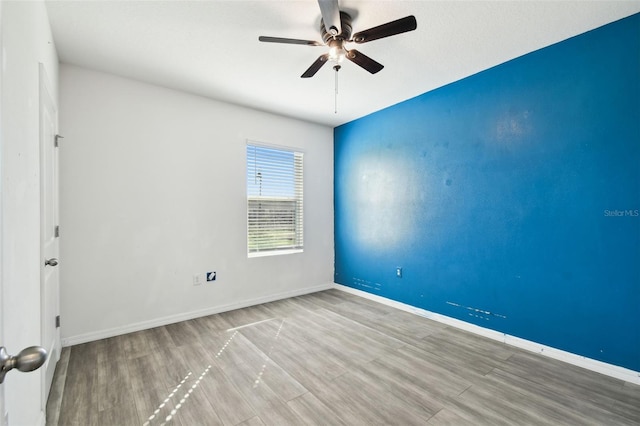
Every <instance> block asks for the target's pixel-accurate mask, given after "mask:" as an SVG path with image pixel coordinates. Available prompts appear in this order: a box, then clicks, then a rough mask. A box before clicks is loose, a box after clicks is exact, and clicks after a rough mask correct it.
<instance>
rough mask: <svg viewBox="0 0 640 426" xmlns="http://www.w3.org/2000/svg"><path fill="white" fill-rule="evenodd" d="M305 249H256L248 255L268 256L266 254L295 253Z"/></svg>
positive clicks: (250, 256) (249, 256)
mask: <svg viewBox="0 0 640 426" xmlns="http://www.w3.org/2000/svg"><path fill="white" fill-rule="evenodd" d="M302 252H304V250H303V249H291V250H267V251H256V252H253V253H248V254H247V257H248V258H252V257H266V256H280V255H284V254H294V253H302Z"/></svg>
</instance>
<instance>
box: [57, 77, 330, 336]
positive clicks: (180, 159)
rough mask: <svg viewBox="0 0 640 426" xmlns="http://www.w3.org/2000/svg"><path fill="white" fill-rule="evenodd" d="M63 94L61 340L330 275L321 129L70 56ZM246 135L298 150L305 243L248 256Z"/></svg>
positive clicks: (287, 291)
mask: <svg viewBox="0 0 640 426" xmlns="http://www.w3.org/2000/svg"><path fill="white" fill-rule="evenodd" d="M60 93H61V94H60V103H61V106H60V133H61V134H62V135H64V137H65V139H64V141H63V142H62V147H61V150H60V168H61V173H60V186H61V212H60V215H61V253H60V257H61V270H60V273H61V311H62V312H61V314H62V338H63V343H64V344H66V345H69V344H75V343H79V342H83V341H89V340H94V339H97V338H101V337H105V336H110V335H115V334H119V333H122V332H125V331H131V330H136V329H141V328H145V327H150V326H153V325H157V324H163V323H167V322H170V321H177V320H180V319H184V318H189V317H193V316H198V315H203V314H205V313H209V312H218V311H222V310H228V309H231V308H233V307H238V306H245V305H248V304H254V303H259V302H261V301H265V300H272V299H277V298H281V297H286V296H289V295H294V294H302V293H305V292H309V291H314V290H317V289H320V288H325V287H328V286H330V285H331V283H332V282H333V130H332V129H331V128H330V127H326V126H321V125H317V124H311V123H307V122H302V121H299V120H293V119H289V118H284V117H280V116H276V115H273V114H268V113H264V112H259V111H255V110H251V109H246V108H242V107H238V106H234V105H230V104H225V103H220V102H216V101H213V100H210V99H206V98H201V97H197V96H193V95H190V94H186V93H182V92H178V91H173V90H169V89H165V88H161V87H157V86H152V85H148V84H144V83H140V82H136V81H132V80H127V79H124V78H120V77H116V76H113V75H109V74H103V73H98V72H94V71H90V70H87V69H83V68H78V67H75V66H71V65H61V70H60ZM247 139H251V140H258V141H262V142H266V143H271V144H281V145H286V146H292V147H297V148H300V149H302V150H304V152H305V160H304V161H305V170H304V173H305V176H304V177H305V188H304V189H305V249H304V253H301V254H293V255H285V256H271V257H262V258H251V259H248V258H247V254H246V198H245V197H246V195H245V194H246V178H245V173H246V166H245V147H246V140H247ZM211 270H215V271H217V273H218V280H217V281H216V283H215V284H213V285H207V284H205V285H202V286H197V287H196V286H193V274H194V273H198V272H205V271H211Z"/></svg>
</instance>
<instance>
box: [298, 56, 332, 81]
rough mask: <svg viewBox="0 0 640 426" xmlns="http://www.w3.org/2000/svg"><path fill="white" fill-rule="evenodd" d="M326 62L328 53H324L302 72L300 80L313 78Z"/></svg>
mask: <svg viewBox="0 0 640 426" xmlns="http://www.w3.org/2000/svg"><path fill="white" fill-rule="evenodd" d="M328 60H329V54H328V53H326V54H324V55H321V56H320V57H319V58H318V59H316V61H315V62H314V63H313V64H311V66H310V67H309V69H307V70H306V71H305V72H304V74H302V75H301V76H300V77H302V78H309V77H313V76H314V75H315V73H317V72H318V70H319V69H320V68H322V66H323V65H324V63H325V62H327V61H328Z"/></svg>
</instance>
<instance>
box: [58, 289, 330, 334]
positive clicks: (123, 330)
mask: <svg viewBox="0 0 640 426" xmlns="http://www.w3.org/2000/svg"><path fill="white" fill-rule="evenodd" d="M330 288H333V283H327V284H322V285H318V286H314V287H305V288H301V289H296V290H293V291H286V292H282V293H276V294H271V295H268V296H262V297H258V298H255V299H248V300H243V301H240V302H234V303H230V304H227V305H221V306H214V307H211V308H207V309H200V310H197V311H191V312H184V313H179V314H176V315H170V316H167V317H162V318H156V319H153V320H149V321H142V322H138V323H134V324H127V325H125V326H122V327H114V328H109V329H106V330H99V331H94V332H91V333H85V334H80V335H77V336H69V337H65V338H63V339H62V346H63V347H66V346H73V345H79V344H81V343H87V342H93V341H95V340H100V339H106V338H109V337H114V336H120V335H122V334H127V333H134V332H136V331H142V330H148V329H150V328H155V327H161V326H163V325H168V324H173V323H176V322H180V321H187V320H190V319H194V318H200V317H204V316H207V315H213V314H219V313H221V312H227V311H233V310H235V309H241V308H246V307H249V306H254V305H259V304H262V303H268V302H274V301H276V300H281V299H287V298H289V297H296V296H302V295H304V294H309V293H315V292H318V291H322V290H328V289H330Z"/></svg>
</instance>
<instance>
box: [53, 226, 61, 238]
mask: <svg viewBox="0 0 640 426" xmlns="http://www.w3.org/2000/svg"><path fill="white" fill-rule="evenodd" d="M53 236H54V237H56V238H58V237H59V236H60V225H56V227H55V228H54V229H53Z"/></svg>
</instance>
